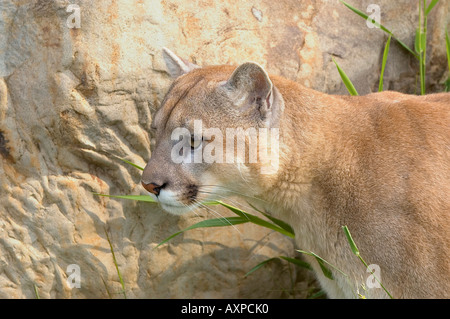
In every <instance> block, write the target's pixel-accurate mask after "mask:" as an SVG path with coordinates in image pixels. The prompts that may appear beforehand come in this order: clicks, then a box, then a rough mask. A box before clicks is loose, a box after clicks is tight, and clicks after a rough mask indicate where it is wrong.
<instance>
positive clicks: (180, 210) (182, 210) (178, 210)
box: [159, 202, 197, 216]
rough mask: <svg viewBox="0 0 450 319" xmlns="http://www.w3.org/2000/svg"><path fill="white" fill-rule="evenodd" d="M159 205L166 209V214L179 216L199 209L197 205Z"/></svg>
mask: <svg viewBox="0 0 450 319" xmlns="http://www.w3.org/2000/svg"><path fill="white" fill-rule="evenodd" d="M159 204H160V205H161V208H162V209H164V210H165V211H166V212H168V213H169V214H172V215H177V216H179V215H183V214H186V213H189V212H190V211H192V210H193V209H195V208H196V207H197V205H189V206H178V205H169V204H165V203H161V202H160V203H159Z"/></svg>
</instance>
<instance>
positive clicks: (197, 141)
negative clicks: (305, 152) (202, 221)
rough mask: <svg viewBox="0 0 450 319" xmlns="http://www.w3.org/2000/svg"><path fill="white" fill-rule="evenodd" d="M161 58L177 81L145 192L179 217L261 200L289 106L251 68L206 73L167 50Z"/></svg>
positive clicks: (159, 115) (156, 128)
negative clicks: (230, 201) (217, 204)
mask: <svg viewBox="0 0 450 319" xmlns="http://www.w3.org/2000/svg"><path fill="white" fill-rule="evenodd" d="M163 58H164V60H165V62H166V65H167V69H168V72H169V74H170V75H171V76H172V77H173V78H175V81H174V82H173V84H172V85H171V87H170V88H169V90H168V93H167V94H166V96H165V98H164V99H163V101H162V103H161V106H160V107H159V109H158V110H157V112H156V113H155V114H154V117H153V121H152V126H151V127H152V131H153V132H152V136H153V137H154V139H155V144H154V148H153V150H152V156H151V158H150V160H149V162H148V163H147V165H146V167H145V169H144V172H143V174H142V185H143V186H144V188H145V189H146V190H147V191H148V192H149V193H150V196H152V197H153V198H154V199H155V200H157V201H158V202H159V203H160V205H161V207H162V208H163V209H164V210H165V211H167V212H169V213H172V214H176V215H180V214H183V213H186V212H189V211H191V210H192V209H194V208H197V207H199V206H202V205H203V204H202V202H205V201H209V200H218V199H222V198H223V197H224V196H228V195H235V194H246V195H249V196H253V195H256V194H258V193H259V192H261V189H260V187H259V186H258V185H259V180H260V178H261V176H262V175H266V176H269V175H273V174H276V169H277V165H278V154H277V148H278V145H277V143H278V141H277V140H276V138H277V130H278V127H279V119H280V114H281V113H282V110H283V106H284V103H283V100H282V97H281V94H280V93H279V92H278V90H277V89H276V88H275V87H274V86H273V84H272V81H271V80H270V78H269V76H268V74H267V73H266V71H265V70H264V69H263V68H262V67H261V66H259V65H258V64H256V63H252V62H248V63H244V64H242V65H240V66H238V67H235V66H234V67H233V66H227V65H222V66H208V67H202V68H201V67H199V66H197V65H194V64H192V63H188V62H187V61H185V60H183V59H181V58H179V57H178V56H176V55H175V54H174V53H173V52H171V51H170V50H168V49H165V48H164V49H163ZM264 139H265V140H264ZM262 140H264V141H262ZM255 143H256V144H255Z"/></svg>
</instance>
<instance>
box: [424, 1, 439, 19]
mask: <svg viewBox="0 0 450 319" xmlns="http://www.w3.org/2000/svg"><path fill="white" fill-rule="evenodd" d="M438 2H439V0H432V1H431V2H430V4H429V5H428V7H427V10H425V15H426V16H427V15H428V14H429V13H430V11H431V10H432V9H433V8H434V6H435V5H436V4H437V3H438Z"/></svg>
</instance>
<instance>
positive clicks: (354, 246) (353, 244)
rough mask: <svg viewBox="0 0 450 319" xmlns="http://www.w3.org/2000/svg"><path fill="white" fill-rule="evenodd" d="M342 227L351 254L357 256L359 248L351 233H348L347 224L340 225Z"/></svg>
mask: <svg viewBox="0 0 450 319" xmlns="http://www.w3.org/2000/svg"><path fill="white" fill-rule="evenodd" d="M342 229H343V230H344V233H345V236H346V237H347V241H348V243H349V244H350V248H351V249H352V252H353V254H355V256H358V257H359V249H358V247H357V246H356V243H355V241H354V240H353V238H352V234H350V230H349V229H348V227H347V226H342Z"/></svg>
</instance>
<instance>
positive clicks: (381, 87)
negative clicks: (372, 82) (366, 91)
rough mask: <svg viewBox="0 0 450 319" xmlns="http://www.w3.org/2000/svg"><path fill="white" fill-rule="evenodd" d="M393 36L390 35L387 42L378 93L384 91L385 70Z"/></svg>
mask: <svg viewBox="0 0 450 319" xmlns="http://www.w3.org/2000/svg"><path fill="white" fill-rule="evenodd" d="M391 37H392V36H391V35H389V38H388V39H387V41H386V45H385V47H384V52H383V62H382V63H381V73H380V83H379V85H378V92H381V91H383V82H384V79H383V78H384V70H385V68H386V61H387V56H388V54H389V47H390V44H391Z"/></svg>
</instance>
